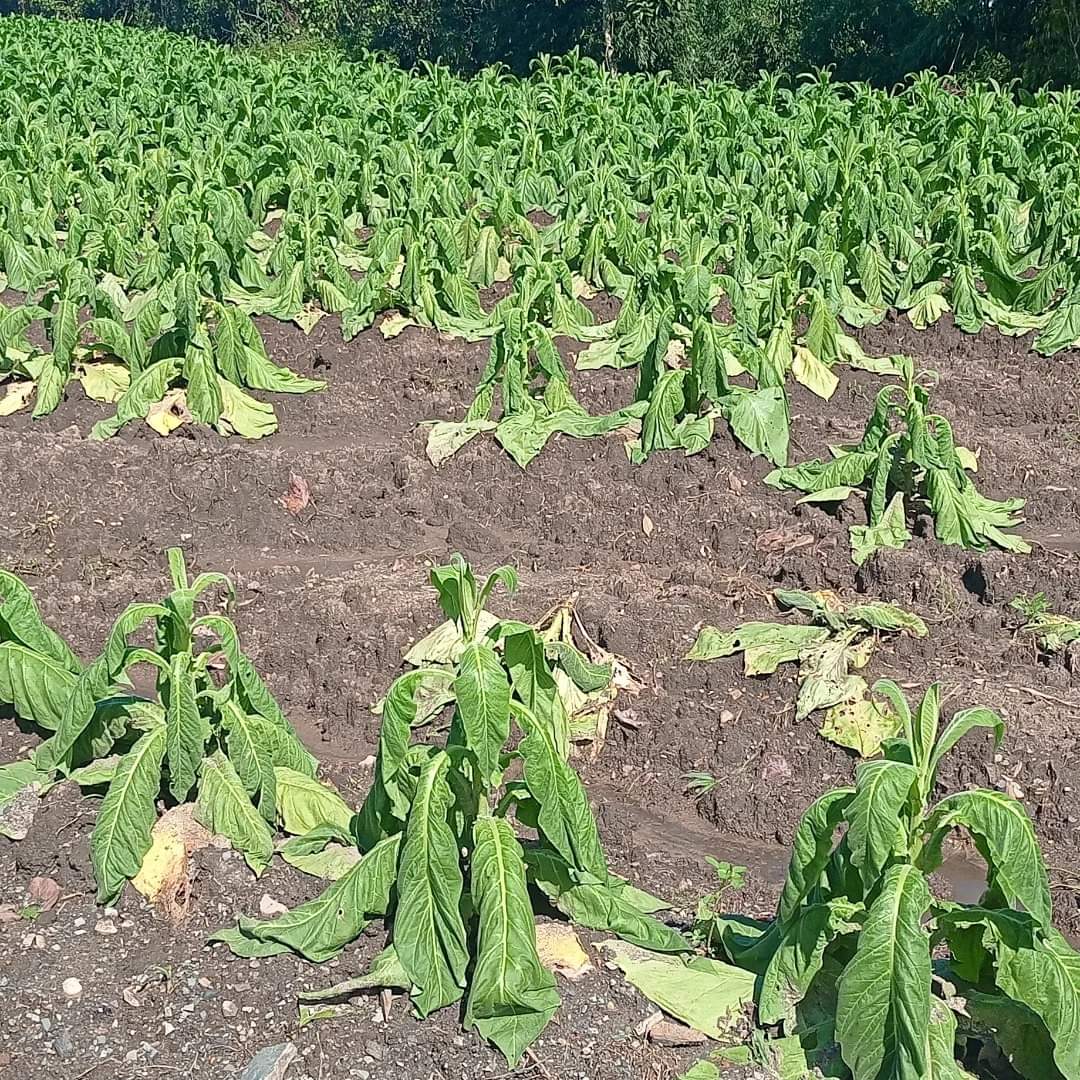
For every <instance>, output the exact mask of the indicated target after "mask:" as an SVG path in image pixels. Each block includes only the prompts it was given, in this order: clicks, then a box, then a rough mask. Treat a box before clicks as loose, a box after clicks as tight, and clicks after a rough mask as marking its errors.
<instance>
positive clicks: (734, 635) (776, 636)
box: [686, 622, 829, 675]
mask: <svg viewBox="0 0 1080 1080" xmlns="http://www.w3.org/2000/svg"><path fill="white" fill-rule="evenodd" d="M828 636H829V630H828V628H826V627H823V626H804V625H802V624H801V623H767V622H749V623H743V624H742V625H741V626H737V627H736V628H735V629H734V630H729V631H722V630H718V629H717V628H716V627H715V626H706V627H703V628H702V630H701V633H699V634H698V639H697V641H695V642H694V646H693V648H691V650H690V651H689V652H688V653H687V654H686V659H687V660H718V659H720V658H721V657H724V656H732V655H734V654H735V653H737V652H745V653H746V669H747V670H746V673H747V674H748V675H751V674H754V675H771V674H772V673H773V672H774V671H776V669H777V667H778V666H779V665H780V664H784V663H788V662H790V661H792V660H798V659H799V657H800V656H801V655H802V653H803V651H804V650H806V649H809V648H812V647H813V646H815V645H818V644H820V643H821V642H823V641H824V640H825V639H826V638H827V637H828Z"/></svg>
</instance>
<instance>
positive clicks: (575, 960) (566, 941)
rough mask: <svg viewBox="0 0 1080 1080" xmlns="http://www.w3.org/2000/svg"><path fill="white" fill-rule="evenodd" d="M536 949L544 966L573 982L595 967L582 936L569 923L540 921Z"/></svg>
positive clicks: (537, 929)
mask: <svg viewBox="0 0 1080 1080" xmlns="http://www.w3.org/2000/svg"><path fill="white" fill-rule="evenodd" d="M536 951H537V954H538V955H539V957H540V963H541V964H543V965H544V967H546V968H547V969H548V970H549V971H554V972H555V974H556V975H562V976H563V978H565V979H569V980H570V981H571V982H575V981H576V980H578V979H580V978H581V977H582V976H583V975H586V974H588V973H589V972H590V971H592V969H593V966H592V964H591V963H590V961H589V954H588V953H587V952H586V951H585V950H584V949H583V948H582V947H581V940H580V938H579V937H578V936H577V934H576V933H575V932H574V928H573V927H572V926H569V925H568V924H567V923H557V922H546V923H540V924H539V925H538V926H537V927H536Z"/></svg>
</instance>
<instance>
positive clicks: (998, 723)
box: [927, 708, 1005, 785]
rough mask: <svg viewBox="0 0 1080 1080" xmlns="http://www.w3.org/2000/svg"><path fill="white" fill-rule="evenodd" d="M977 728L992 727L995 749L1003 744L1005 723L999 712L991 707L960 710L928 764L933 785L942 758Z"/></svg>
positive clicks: (943, 733)
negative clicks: (992, 710) (990, 708)
mask: <svg viewBox="0 0 1080 1080" xmlns="http://www.w3.org/2000/svg"><path fill="white" fill-rule="evenodd" d="M976 728H990V729H991V730H992V731H993V733H994V747H995V749H996V748H997V747H998V746H1000V745H1001V740H1002V739H1003V738H1005V723H1004V721H1003V720H1002V719H1001V717H1000V716H998V714H997V713H995V712H991V711H990V710H989V709H983V708H975V709H963V710H962V711H961V712H958V713H957V714H956V715H955V716H954V717H953V718H952V720H950V721H949V723H948V726H947V727H946V728H945V730H944V731H943V732H942V733H941V736H940V738H938V740H937V742H936V743H935V745H934V749H933V752H932V753H931V755H930V760H929V762H928V764H927V775H928V777H929V779H930V783H931V785H932V784H933V783H934V778H935V777H936V776H937V770H938V766H939V765H940V764H941V759H942V758H943V757H944V756H945V755H946V754H947V753H948V752H949V751H950V750H951V749H952V748H953V747H954V746H955V745H956V744H957V743H958V742H959V741H960V740H961V739H962V738H963V737H964V736H965V735H966V734H967V733H968V732H969V731H973V730H975V729H976Z"/></svg>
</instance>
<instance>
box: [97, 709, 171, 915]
mask: <svg viewBox="0 0 1080 1080" xmlns="http://www.w3.org/2000/svg"><path fill="white" fill-rule="evenodd" d="M164 757H165V728H164V727H156V728H152V729H151V730H150V731H148V732H147V733H146V734H145V735H143V736H142V738H140V739H139V740H138V742H136V743H135V745H134V746H133V747H132V748H131V749H130V750H129V751H128V752H127V754H125V755H124V757H123V759H122V760H121V761H120V764H119V765H118V766H117V769H116V774H115V776H114V777H113V780H112V783H110V784H109V790H108V791H107V792H106V793H105V798H104V799H103V800H102V803H101V809H100V810H99V811H98V818H97V822H96V823H95V825H94V831H93V832H92V833H91V834H90V858H91V860H92V861H93V864H94V876H95V877H96V878H97V883H98V893H97V895H98V902H99V903H102V904H108V903H111V902H112V901H113V900H115V899H116V897H117V896H118V895H119V894H120V890H121V889H122V888H123V887H124V882H125V881H128V880H129V879H131V878H133V877H134V876H135V875H136V874H137V873H138V872H139V867H140V866H142V861H143V856H144V855H145V854H146V852H147V851H148V850H149V849H150V843H151V838H150V831H151V829H153V827H154V822H155V820H156V819H157V810H156V808H155V801H156V800H157V796H158V789H159V788H160V787H161V765H162V761H163V760H164Z"/></svg>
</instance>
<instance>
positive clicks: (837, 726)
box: [821, 684, 899, 758]
mask: <svg viewBox="0 0 1080 1080" xmlns="http://www.w3.org/2000/svg"><path fill="white" fill-rule="evenodd" d="M864 686H865V684H864ZM898 727H899V718H898V717H896V716H893V715H892V714H890V713H888V712H886V711H885V710H884V709H882V708H880V707H879V706H878V705H877V704H876V703H875V702H873V701H871V700H870V699H869V698H865V697H864V698H859V699H857V700H855V701H842V702H840V704H839V705H833V706H832V708H830V709H828V710H826V712H825V716H824V719H823V720H822V723H821V736H822V738H825V739H828V740H829V741H830V742H834V743H836V744H837V746H846V747H847V748H848V749H850V750H854V751H855V753H857V754H858V755H859V756H860V757H864V758H869V757H873V756H874V755H875V754H878V753H880V752H881V744H882V742H883V741H884V740H885V739H888V738H891V737H892V736H893V735H895V734H896V732H897V730H898Z"/></svg>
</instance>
